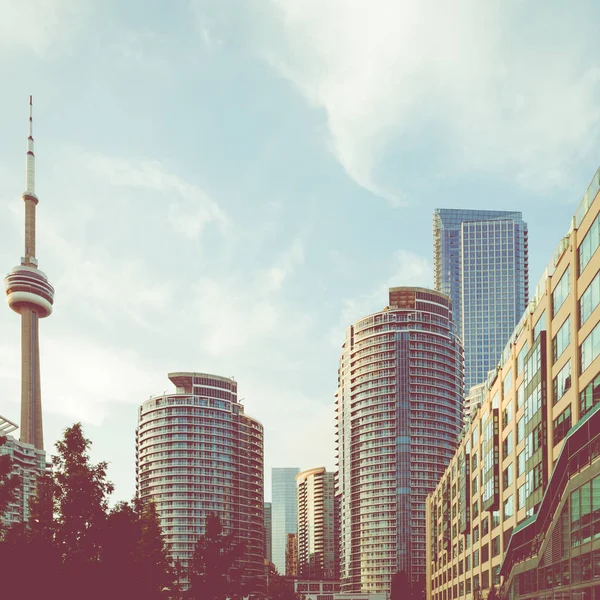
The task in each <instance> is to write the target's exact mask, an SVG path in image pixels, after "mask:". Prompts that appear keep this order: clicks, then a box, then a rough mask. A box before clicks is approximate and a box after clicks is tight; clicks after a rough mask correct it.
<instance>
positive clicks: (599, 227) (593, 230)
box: [579, 215, 600, 275]
mask: <svg viewBox="0 0 600 600" xmlns="http://www.w3.org/2000/svg"><path fill="white" fill-rule="evenodd" d="M599 220H600V215H598V216H597V217H596V218H595V219H594V222H593V223H592V226H591V227H590V229H589V231H588V232H587V233H586V234H585V237H584V238H583V241H582V242H581V244H580V245H579V274H580V275H581V273H583V270H584V269H585V267H586V266H587V264H588V263H589V262H590V259H591V258H592V256H594V252H596V250H597V248H598V245H600V222H599Z"/></svg>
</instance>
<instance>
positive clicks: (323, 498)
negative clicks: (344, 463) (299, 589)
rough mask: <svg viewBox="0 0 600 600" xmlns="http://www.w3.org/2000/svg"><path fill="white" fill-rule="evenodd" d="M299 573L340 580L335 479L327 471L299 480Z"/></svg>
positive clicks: (301, 476) (321, 469)
mask: <svg viewBox="0 0 600 600" xmlns="http://www.w3.org/2000/svg"><path fill="white" fill-rule="evenodd" d="M296 483H297V486H298V571H299V573H298V574H299V575H300V577H303V578H305V579H337V577H338V570H337V548H338V539H337V535H336V533H337V527H336V510H335V476H334V473H331V472H327V471H326V470H325V467H319V468H316V469H308V470H306V471H302V473H300V474H299V475H297V476H296Z"/></svg>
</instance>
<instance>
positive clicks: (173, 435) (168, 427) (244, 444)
mask: <svg viewBox="0 0 600 600" xmlns="http://www.w3.org/2000/svg"><path fill="white" fill-rule="evenodd" d="M169 379H170V380H171V382H172V383H173V384H174V385H175V387H176V391H175V392H174V393H170V394H167V393H165V394H163V395H159V396H155V397H153V398H150V399H149V400H146V401H145V402H144V403H143V404H142V405H141V407H140V409H139V420H138V428H137V432H136V465H137V494H138V497H139V498H140V499H141V500H143V501H150V500H152V501H154V502H155V504H156V508H157V511H158V514H159V516H160V523H161V527H162V530H163V535H164V538H165V543H166V544H167V547H168V549H169V554H170V556H171V558H173V559H179V560H180V561H181V563H182V565H183V566H185V565H187V563H188V561H189V560H190V559H191V558H192V555H193V552H194V546H195V544H196V541H197V540H198V538H199V537H200V535H202V534H203V533H204V527H205V520H206V516H207V515H208V514H216V515H218V516H219V517H220V519H221V523H222V525H223V529H224V532H225V533H234V534H235V536H236V539H238V540H239V541H241V542H244V544H245V551H244V557H243V559H242V560H241V564H240V567H242V568H243V577H244V578H245V580H246V581H247V582H249V583H250V582H253V583H255V590H254V591H255V592H257V593H261V592H262V591H263V589H264V583H265V568H264V553H265V546H264V517H263V510H264V506H263V503H264V484H263V427H262V425H261V424H260V423H259V422H258V421H256V420H255V419H253V418H252V417H250V416H248V415H246V414H245V412H244V407H243V405H242V404H240V403H239V402H238V398H237V382H236V381H235V380H233V379H230V378H228V377H220V376H218V375H208V374H205V373H188V372H185V373H169ZM184 585H185V582H184Z"/></svg>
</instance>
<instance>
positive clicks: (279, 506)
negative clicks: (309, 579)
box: [271, 467, 300, 575]
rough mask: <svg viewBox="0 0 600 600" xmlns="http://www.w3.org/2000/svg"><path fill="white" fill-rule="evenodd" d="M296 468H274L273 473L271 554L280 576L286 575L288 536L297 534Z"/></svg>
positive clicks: (297, 471)
mask: <svg viewBox="0 0 600 600" xmlns="http://www.w3.org/2000/svg"><path fill="white" fill-rule="evenodd" d="M299 472H300V469H298V468H296V467H284V468H274V469H273V470H272V471H271V554H272V558H273V561H272V562H273V564H274V565H275V568H276V569H277V571H278V573H279V574H280V575H285V572H286V568H285V554H286V548H287V543H288V538H287V534H288V533H296V532H297V529H296V528H297V522H296V519H297V515H296V475H298V473H299Z"/></svg>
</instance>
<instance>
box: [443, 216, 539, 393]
mask: <svg viewBox="0 0 600 600" xmlns="http://www.w3.org/2000/svg"><path fill="white" fill-rule="evenodd" d="M527 243H528V242H527V224H526V223H525V222H524V221H523V218H522V214H521V213H520V212H508V211H496V210H462V209H445V208H439V209H436V210H435V212H434V215H433V253H434V281H435V286H434V287H435V289H436V290H438V291H440V292H442V293H444V294H447V295H448V296H450V298H451V300H452V308H453V312H454V321H455V323H456V324H457V325H458V327H459V332H460V336H461V339H462V342H463V346H464V351H465V391H467V392H468V391H469V390H470V389H471V387H472V386H474V385H476V384H478V383H482V382H483V381H485V380H486V378H487V374H488V371H490V370H491V369H493V368H494V367H495V365H496V363H497V362H498V359H499V358H500V354H501V352H502V349H503V348H504V344H505V343H506V340H507V339H508V337H509V336H510V334H511V332H512V330H513V328H514V327H515V325H516V324H517V322H518V321H519V319H520V318H521V315H522V314H523V311H524V310H525V306H526V305H527V298H528V293H529V291H528V288H529V279H528V277H529V275H528V273H529V266H528V250H527Z"/></svg>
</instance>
